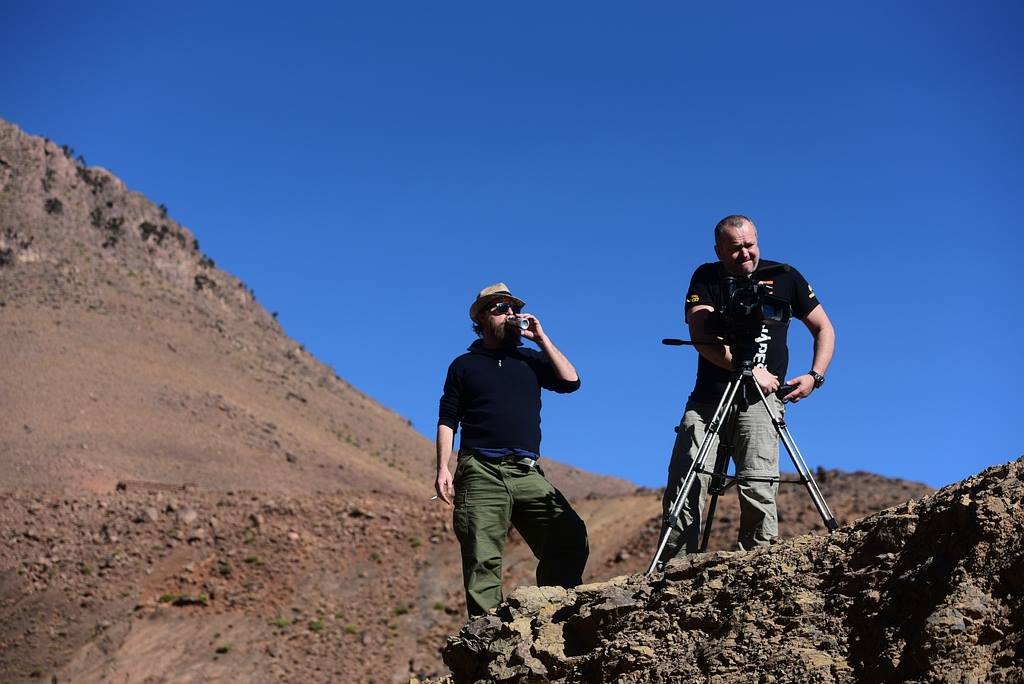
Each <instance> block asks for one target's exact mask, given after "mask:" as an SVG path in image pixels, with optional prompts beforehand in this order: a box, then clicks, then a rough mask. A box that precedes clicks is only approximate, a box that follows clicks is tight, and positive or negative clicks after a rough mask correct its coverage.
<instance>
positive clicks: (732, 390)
mask: <svg viewBox="0 0 1024 684" xmlns="http://www.w3.org/2000/svg"><path fill="white" fill-rule="evenodd" d="M663 343H664V344H673V345H675V344H692V343H688V342H685V341H683V340H663ZM744 383H746V385H747V386H748V387H749V386H752V387H754V388H755V389H756V390H757V396H758V397H760V401H761V402H762V403H763V404H764V407H765V409H767V410H768V415H769V416H770V417H771V421H772V425H774V426H775V432H776V433H778V435H779V437H780V438H781V440H782V444H783V445H784V446H785V447H786V452H787V453H789V457H790V459H791V460H792V461H793V465H794V466H796V470H797V472H798V473H799V475H800V479H799V480H795V481H791V482H793V483H794V484H803V485H806V487H807V492H808V493H809V494H810V496H811V501H812V502H813V503H814V507H815V508H816V509H817V510H818V514H819V515H821V519H822V521H824V523H825V528H826V529H827V530H828V531H829V533H832V532H833V531H835V530H836V529H837V528H838V527H839V523H837V522H836V519H835V516H833V515H832V511H831V510H829V507H828V504H827V503H825V498H824V497H823V496H822V495H821V490H819V489H818V484H817V483H816V482H815V481H814V477H813V476H812V475H811V471H810V469H809V468H808V467H807V463H806V461H804V457H803V455H802V454H801V453H800V449H799V448H797V446H796V442H794V441H793V437H792V436H791V435H790V434H789V428H788V427H786V423H785V421H784V420H782V419H781V418H779V417H778V415H777V414H776V413H775V409H773V408H772V406H771V403H770V402H769V401H768V399H767V398H766V397H765V394H764V391H763V390H762V389H761V386H760V385H759V384H758V383H757V380H756V379H755V378H754V364H753V361H750V360H745V361H743V362H742V363H741V364H740V365H739V367H738V368H737V370H735V371H734V372H733V374H732V376H731V377H730V378H729V382H728V384H726V386H725V391H724V392H723V393H722V398H721V399H720V400H719V401H718V408H716V409H715V413H714V415H713V417H712V418H711V422H710V423H708V425H707V432H706V433H705V434H704V439H703V440H702V441H701V443H700V447H699V448H698V449H697V455H696V457H695V458H694V459H693V461H692V462H691V463H690V466H689V468H688V469H687V471H686V476H685V477H684V478H683V484H682V487H681V488H680V490H679V494H677V495H676V498H675V501H673V502H672V507H671V508H670V509H669V512H668V514H667V515H666V516H665V520H664V523H665V531H664V532H663V533H662V535H661V541H660V542H659V544H658V550H657V551H656V552H655V553H654V558H653V559H652V560H651V566H650V567H649V568H648V569H647V573H646V574H647V575H650V574H651V573H653V572H654V571H655V570H656V569H658V566H659V565H660V558H661V554H662V553H663V552H664V550H665V546H666V545H667V544H668V538H669V535H670V534H671V533H672V530H673V528H674V527H675V524H676V522H677V521H678V520H679V514H680V512H681V511H682V510H683V506H684V505H685V503H686V499H687V495H688V494H689V493H690V489H691V488H692V487H693V485H694V483H695V481H696V480H697V476H698V475H699V474H709V473H708V471H707V470H705V469H704V465H705V462H706V461H707V459H708V454H709V453H710V452H711V444H712V442H713V441H714V438H715V437H716V436H717V435H718V433H719V431H720V430H721V428H722V423H723V422H724V421H725V418H726V416H728V415H732V416H733V417H735V413H736V411H738V410H739V406H738V403H737V394H738V393H739V390H740V388H741V387H742V386H743V385H744ZM730 410H731V412H730ZM734 419H735V418H734ZM728 465H729V451H728V445H726V444H724V442H723V443H722V444H721V446H720V448H719V450H718V457H717V459H716V463H715V468H714V470H713V471H712V472H711V473H710V475H711V476H712V477H711V484H710V486H709V487H708V492H709V493H710V494H711V501H710V503H709V508H708V519H707V522H706V523H705V526H704V536H703V539H702V540H701V549H700V550H701V551H705V550H706V549H707V545H708V539H709V537H710V535H711V523H712V520H713V518H714V515H715V507H716V505H717V503H718V496H719V495H720V494H722V493H724V492H725V490H726V489H728V487H729V486H731V485H732V484H735V483H736V482H738V481H741V480H743V481H757V482H782V481H783V480H782V479H781V478H753V477H741V476H739V475H736V476H735V477H732V478H731V479H732V482H728V480H729V479H730V477H729V476H728V475H727V474H726V473H727V470H728Z"/></svg>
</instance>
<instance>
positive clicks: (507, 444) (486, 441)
mask: <svg viewBox="0 0 1024 684" xmlns="http://www.w3.org/2000/svg"><path fill="white" fill-rule="evenodd" d="M542 387H543V388H544V389H548V390H551V391H553V392H558V393H560V394H564V393H568V392H575V391H576V390H578V389H579V387H580V381H579V380H576V381H574V382H568V381H566V380H562V379H561V378H559V377H558V375H557V374H556V373H555V369H554V366H552V365H551V361H550V359H548V357H547V355H546V354H544V353H543V352H540V351H536V350H534V349H529V348H527V347H517V348H516V349H510V350H509V349H487V348H486V347H484V346H483V341H482V340H477V341H476V342H474V343H473V344H471V345H470V346H469V351H468V352H467V353H465V354H463V355H462V356H459V357H457V358H456V359H455V360H454V361H452V363H451V365H450V366H449V367H448V377H447V378H445V381H444V394H443V395H442V396H441V404H440V409H439V411H438V420H437V422H438V425H447V426H448V427H450V428H452V429H453V430H458V426H459V424H460V423H461V424H462V442H461V448H462V449H473V448H477V447H479V448H483V449H502V448H515V449H525V450H526V451H530V452H533V453H535V454H539V453H540V403H541V402H540V390H541V388H542Z"/></svg>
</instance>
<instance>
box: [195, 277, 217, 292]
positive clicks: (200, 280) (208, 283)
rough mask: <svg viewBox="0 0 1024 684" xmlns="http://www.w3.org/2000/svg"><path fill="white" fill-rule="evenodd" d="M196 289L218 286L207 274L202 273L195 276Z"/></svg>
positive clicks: (210, 288)
mask: <svg viewBox="0 0 1024 684" xmlns="http://www.w3.org/2000/svg"><path fill="white" fill-rule="evenodd" d="M195 283H196V289H197V290H205V289H209V290H212V289H214V288H215V287H217V283H216V282H215V281H214V280H213V278H210V277H209V276H207V275H204V274H202V273H200V274H199V275H197V276H196V277H195Z"/></svg>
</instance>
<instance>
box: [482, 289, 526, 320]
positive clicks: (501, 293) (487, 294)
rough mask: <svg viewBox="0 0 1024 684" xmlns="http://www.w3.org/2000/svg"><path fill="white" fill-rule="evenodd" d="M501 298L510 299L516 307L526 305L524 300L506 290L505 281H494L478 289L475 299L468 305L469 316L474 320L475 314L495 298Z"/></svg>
mask: <svg viewBox="0 0 1024 684" xmlns="http://www.w3.org/2000/svg"><path fill="white" fill-rule="evenodd" d="M501 298H507V299H511V300H512V301H513V302H515V305H516V306H518V307H523V306H526V302H524V301H523V300H522V299H520V298H519V297H516V296H515V295H513V294H512V293H511V292H509V291H508V285H506V284H505V283H495V284H494V285H488V286H487V287H485V288H484V289H482V290H480V294H478V295H477V296H476V299H475V300H474V301H473V303H472V304H470V306H469V317H470V318H471V319H473V320H474V321H475V320H476V317H477V314H479V313H480V312H481V311H482V310H484V309H485V308H487V307H488V306H489V305H490V303H491V302H493V301H494V300H495V299H501Z"/></svg>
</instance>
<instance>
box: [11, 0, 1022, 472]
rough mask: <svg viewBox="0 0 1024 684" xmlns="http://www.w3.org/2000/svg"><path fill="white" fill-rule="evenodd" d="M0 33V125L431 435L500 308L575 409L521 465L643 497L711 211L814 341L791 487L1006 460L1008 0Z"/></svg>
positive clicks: (459, 9)
mask: <svg viewBox="0 0 1024 684" xmlns="http://www.w3.org/2000/svg"><path fill="white" fill-rule="evenodd" d="M4 13H5V19H4V21H3V22H2V24H0V86H2V92H3V96H2V98H0V117H3V118H5V119H7V120H10V121H13V122H14V123H17V124H18V125H19V126H21V127H22V128H23V129H25V130H26V131H28V132H30V133H34V134H38V135H45V136H47V137H49V138H52V139H54V140H56V141H57V142H59V143H66V144H68V145H70V146H72V147H73V148H75V150H76V151H77V152H80V153H82V154H83V155H85V157H86V158H87V160H88V162H89V163H90V164H95V165H100V166H104V167H106V168H109V169H110V170H112V171H113V172H114V173H116V174H117V175H119V176H120V177H121V178H122V179H124V181H125V182H126V183H127V184H128V186H129V187H131V188H133V189H135V190H138V191H140V192H143V193H145V194H146V195H147V196H149V197H150V199H152V200H153V201H154V202H157V203H163V204H166V205H167V207H168V208H169V211H170V214H171V215H172V216H173V217H174V218H175V219H177V220H178V221H179V222H181V223H182V224H184V225H186V226H188V227H189V228H191V229H192V230H193V231H194V232H195V233H196V235H197V237H198V239H199V242H200V244H201V246H202V249H203V251H205V252H206V253H207V254H209V255H210V256H211V257H212V258H214V259H215V260H216V262H217V264H218V266H220V267H221V268H224V269H225V270H227V271H230V272H232V273H234V274H235V275H237V276H239V277H240V278H242V280H244V281H245V282H246V283H247V284H248V285H250V286H251V287H252V288H253V289H254V290H255V292H256V295H257V298H258V299H259V300H260V301H261V302H262V303H263V304H264V305H265V306H266V307H267V309H269V310H271V311H278V312H279V315H280V321H281V322H282V324H283V325H284V327H285V329H286V331H287V332H288V333H289V334H290V335H291V336H292V337H294V338H295V339H296V340H298V341H299V342H301V343H303V344H305V346H306V347H307V348H308V349H310V350H311V351H312V352H314V353H315V354H316V355H317V356H318V357H319V358H321V359H322V360H323V361H325V362H326V363H328V364H330V365H332V366H333V367H334V368H335V369H336V371H337V372H338V373H339V374H340V375H341V376H342V377H344V378H345V379H347V380H348V381H350V382H352V383H353V384H355V385H356V386H358V387H360V388H361V389H363V390H364V391H366V392H368V393H369V394H370V395H372V396H374V397H375V398H377V399H378V400H380V401H381V402H382V403H384V404H385V405H387V406H389V407H392V408H394V409H395V410H396V411H398V412H399V413H401V414H402V415H404V416H406V417H408V418H410V419H411V420H412V421H413V422H414V424H415V426H416V427H417V428H418V429H419V430H421V431H422V432H424V434H426V435H428V436H430V437H432V436H433V430H434V425H435V421H436V415H437V414H436V411H437V399H438V397H439V396H440V392H441V384H442V381H443V378H444V374H445V370H446V368H447V365H448V363H449V362H450V360H451V359H452V358H453V357H454V356H455V355H457V354H458V353H460V352H461V350H463V349H464V348H465V346H466V345H467V344H468V343H469V342H470V341H471V340H472V333H471V331H470V328H469V320H468V318H467V314H466V310H467V308H468V305H469V303H470V301H471V299H472V297H473V295H474V294H475V292H476V291H477V290H479V289H480V288H482V287H483V286H484V285H487V284H490V283H492V282H495V281H498V280H503V281H505V282H507V283H508V284H509V285H510V286H511V287H512V289H513V291H514V292H515V293H517V294H518V295H519V296H521V297H523V298H524V299H526V300H527V302H528V304H529V310H531V311H532V312H534V313H535V314H536V315H537V316H538V317H540V319H541V320H542V322H543V323H544V325H545V328H546V329H547V331H548V333H549V334H550V336H551V337H552V338H553V339H554V340H555V342H556V343H557V344H558V345H559V346H560V347H561V348H562V350H563V351H564V352H565V353H566V354H567V355H568V356H569V358H570V359H571V360H572V361H573V362H574V363H575V364H576V366H577V367H578V369H579V371H580V374H581V376H582V378H583V387H582V389H581V390H580V392H578V393H576V394H574V395H569V396H555V395H549V396H547V397H546V399H545V409H544V423H543V425H544V444H543V451H544V452H545V454H547V455H550V456H553V457H556V458H559V459H561V460H564V461H567V462H569V463H573V464H575V465H578V466H580V467H584V468H588V469H590V470H594V471H598V472H602V473H608V474H614V475H618V476H621V477H625V478H628V479H631V480H633V481H635V482H638V483H640V484H644V485H649V486H661V485H663V484H664V476H665V470H666V466H667V459H668V454H669V452H670V449H671V445H672V439H673V431H672V430H673V427H674V426H675V425H676V424H677V422H678V420H679V416H680V413H681V410H682V406H683V403H684V402H685V399H686V396H687V394H688V393H689V391H690V389H691V387H692V383H693V375H694V369H695V364H696V360H695V355H694V352H693V351H691V350H689V349H680V348H669V347H663V346H661V345H660V343H659V341H660V339H661V338H663V337H679V336H684V335H685V328H684V327H683V325H682V297H683V294H684V290H685V289H686V286H687V282H688V280H689V276H690V273H691V272H692V271H693V269H694V268H695V267H696V266H698V265H699V264H700V263H702V262H705V261H711V260H713V259H714V254H713V251H712V233H711V231H712V228H713V226H714V224H715V222H716V221H717V220H718V219H719V218H721V217H722V216H725V215H727V214H730V213H743V214H747V215H749V216H751V217H752V218H753V219H754V220H755V222H756V223H757V224H758V227H759V229H760V239H761V247H762V256H763V257H764V258H767V259H774V260H779V261H785V262H788V263H792V264H794V265H796V266H797V267H798V268H799V269H800V270H801V271H802V272H803V273H804V275H805V276H806V277H807V278H808V280H809V281H810V282H811V283H812V284H813V286H814V288H815V290H816V291H817V293H818V295H819V297H820V299H821V301H822V303H823V304H824V306H825V308H826V311H827V312H828V313H829V315H830V317H831V318H832V320H833V322H834V324H835V326H836V329H837V332H838V338H839V342H838V349H837V353H836V358H835V361H834V363H833V365H832V367H831V369H830V371H829V373H828V383H827V384H826V386H825V388H824V389H823V390H821V391H820V392H819V393H817V394H816V395H814V396H813V397H812V398H811V399H809V400H808V401H806V402H803V403H801V404H800V405H799V406H797V407H794V408H792V410H791V411H790V413H789V415H788V421H789V425H790V428H791V430H792V433H793V436H794V437H795V439H796V442H797V444H798V445H799V446H800V447H801V449H802V451H803V453H804V455H805V457H806V459H807V461H808V462H809V464H810V465H811V466H812V467H816V466H818V465H822V466H825V467H836V468H843V469H846V470H869V471H873V472H878V473H882V474H885V475H891V476H898V477H905V478H910V479H914V480H919V481H924V482H927V483H929V484H932V485H943V484H946V483H949V482H952V481H955V480H958V479H960V478H962V477H965V476H967V475H969V474H972V473H974V472H977V471H978V470H980V469H982V468H983V467H985V466H988V465H991V464H995V463H999V462H1005V461H1007V460H1010V459H1012V458H1015V457H1017V456H1019V455H1020V454H1021V453H1022V451H1024V450H1022V449H1021V443H1022V440H1021V439H1020V438H1019V437H1018V436H1017V434H1016V430H1015V428H1014V425H1015V424H1016V422H1015V421H1016V420H1017V418H1015V417H1019V416H1020V410H1019V408H1018V406H1017V404H1016V400H1015V399H1014V397H1015V396H1017V395H1018V394H1019V393H1020V391H1019V388H1020V387H1021V380H1022V373H1021V371H1020V365H1019V356H1020V354H1019V353H1018V352H1017V347H1018V345H1019V344H1020V340H1021V337H1022V333H1024V326H1022V324H1021V320H1020V316H1021V314H1020V309H1019V308H1018V307H1019V304H1016V299H1017V295H1016V293H1017V292H1018V290H1017V289H1016V288H1018V287H1019V283H1018V280H1019V276H1018V273H1019V269H1018V263H1019V260H1020V253H1019V250H1018V249H1017V247H1018V242H1019V241H1020V237H1019V236H1020V229H1019V228H1015V227H1014V225H1015V221H1016V218H1017V217H1018V211H1017V201H1018V199H1019V197H1020V194H1021V187H1022V184H1021V181H1022V178H1024V175H1022V170H1024V161H1022V160H1024V154H1022V152H1024V127H1022V126H1021V124H1020V121H1021V114H1020V112H1021V111H1024V106H1022V105H1024V80H1022V79H1021V78H1020V73H1021V67H1022V66H1024V65H1022V61H1024V60H1022V55H1021V48H1020V41H1019V32H1020V29H1021V26H1022V18H1024V9H1022V6H1021V5H1020V4H1019V3H1014V2H1003V3H998V2H997V3H971V4H968V3H954V2H896V3H881V2H872V3H842V4H840V3H820V2H816V3H810V2H804V3H785V4H783V5H782V6H778V5H773V6H767V5H764V4H763V3H735V2H730V3H719V4H718V6H717V7H715V8H705V7H698V6H697V4H696V3H690V4H683V3H649V4H647V3H644V4H636V3H632V4H629V5H626V4H624V3H515V4H503V5H500V6H499V5H498V4H497V3H468V2H467V3H416V2H405V3H391V2H377V3H323V4H317V3H292V4H281V3H259V2H257V3H248V4H247V6H245V7H242V6H241V5H238V4H237V3H226V2H206V3H191V2H184V3H174V4H173V5H172V4H169V3H161V4H156V3H123V4H121V3H104V2H97V3H89V4H84V3H71V2H65V3H57V4H56V5H45V6H44V5H41V4H39V3H30V2H10V3H6V5H5V10H4ZM795 325H796V326H798V328H799V329H797V330H794V331H793V332H792V333H791V335H790V338H791V375H792V374H795V373H796V372H798V371H803V370H804V369H805V367H807V366H808V365H809V362H810V356H811V342H810V337H809V335H807V334H806V331H804V330H803V327H802V326H801V325H800V324H799V323H797V324H795ZM1011 352H1012V353H1011ZM1011 388H1017V391H1016V392H1011ZM782 458H783V463H784V465H786V464H787V459H786V457H785V455H784V454H783V456H782ZM424 487H425V489H427V490H429V489H430V488H431V484H430V483H424Z"/></svg>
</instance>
